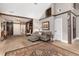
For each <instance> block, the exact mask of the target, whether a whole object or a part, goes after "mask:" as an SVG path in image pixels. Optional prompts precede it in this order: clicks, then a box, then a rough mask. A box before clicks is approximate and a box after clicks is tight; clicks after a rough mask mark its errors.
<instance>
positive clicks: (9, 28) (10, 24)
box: [6, 22, 13, 36]
mask: <svg viewBox="0 0 79 59" xmlns="http://www.w3.org/2000/svg"><path fill="white" fill-rule="evenodd" d="M6 31H7V36H11V35H13V22H6Z"/></svg>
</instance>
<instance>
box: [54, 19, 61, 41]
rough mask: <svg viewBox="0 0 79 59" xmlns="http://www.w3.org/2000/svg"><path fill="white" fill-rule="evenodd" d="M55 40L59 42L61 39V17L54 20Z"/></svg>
mask: <svg viewBox="0 0 79 59" xmlns="http://www.w3.org/2000/svg"><path fill="white" fill-rule="evenodd" d="M55 39H56V40H60V41H61V39H62V18H61V17H56V18H55Z"/></svg>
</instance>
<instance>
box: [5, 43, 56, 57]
mask: <svg viewBox="0 0 79 59" xmlns="http://www.w3.org/2000/svg"><path fill="white" fill-rule="evenodd" d="M5 55H6V56H52V55H57V51H56V49H55V48H53V46H52V44H51V43H50V42H48V43H46V42H41V43H38V44H34V45H31V46H28V47H24V48H21V49H16V50H13V51H9V52H6V53H5Z"/></svg>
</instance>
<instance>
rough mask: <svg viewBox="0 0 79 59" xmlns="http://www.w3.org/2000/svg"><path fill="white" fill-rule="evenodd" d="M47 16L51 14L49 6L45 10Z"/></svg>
mask: <svg viewBox="0 0 79 59" xmlns="http://www.w3.org/2000/svg"><path fill="white" fill-rule="evenodd" d="M49 16H51V8H48V9H47V10H46V17H49Z"/></svg>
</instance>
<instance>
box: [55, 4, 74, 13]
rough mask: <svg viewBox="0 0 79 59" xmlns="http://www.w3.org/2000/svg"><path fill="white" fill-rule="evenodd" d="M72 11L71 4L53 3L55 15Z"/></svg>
mask: <svg viewBox="0 0 79 59" xmlns="http://www.w3.org/2000/svg"><path fill="white" fill-rule="evenodd" d="M72 9H73V4H72V3H55V9H54V11H55V14H59V13H62V12H65V11H68V10H72Z"/></svg>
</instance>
